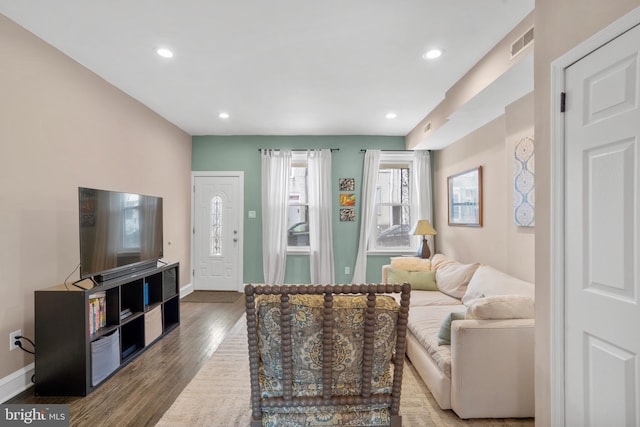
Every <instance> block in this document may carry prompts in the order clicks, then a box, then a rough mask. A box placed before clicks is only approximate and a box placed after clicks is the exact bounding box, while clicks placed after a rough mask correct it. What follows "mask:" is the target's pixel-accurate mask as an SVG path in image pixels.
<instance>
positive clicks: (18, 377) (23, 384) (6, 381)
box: [0, 363, 35, 402]
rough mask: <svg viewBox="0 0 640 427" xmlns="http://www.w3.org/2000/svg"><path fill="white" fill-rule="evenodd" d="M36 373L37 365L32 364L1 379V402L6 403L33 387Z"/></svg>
mask: <svg viewBox="0 0 640 427" xmlns="http://www.w3.org/2000/svg"><path fill="white" fill-rule="evenodd" d="M34 371H35V364H34V363H30V364H28V365H27V366H25V367H24V368H22V369H19V370H17V371H15V372H14V373H12V374H9V375H7V376H6V377H4V378H1V379H0V402H6V401H7V400H9V399H11V398H12V397H14V396H16V395H18V394H20V393H22V392H23V391H25V390H26V389H28V388H29V387H31V386H32V385H33V383H32V382H31V377H32V376H33V374H34Z"/></svg>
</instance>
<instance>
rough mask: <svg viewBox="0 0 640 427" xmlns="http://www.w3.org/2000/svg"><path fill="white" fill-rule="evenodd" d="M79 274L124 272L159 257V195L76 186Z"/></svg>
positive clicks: (160, 206) (160, 199) (83, 275)
mask: <svg viewBox="0 0 640 427" xmlns="http://www.w3.org/2000/svg"><path fill="white" fill-rule="evenodd" d="M78 200H79V211H80V277H81V278H82V279H84V278H87V277H91V276H98V280H100V279H101V277H102V276H103V275H104V276H107V275H115V276H117V273H118V272H122V273H123V274H126V272H127V271H128V270H129V269H135V268H136V267H141V266H144V265H146V264H148V263H151V262H154V261H157V260H159V259H160V258H162V256H163V254H162V248H163V244H162V243H163V242H162V198H161V197H154V196H146V195H142V194H133V193H123V192H117V191H107V190H97V189H94V188H84V187H80V188H78Z"/></svg>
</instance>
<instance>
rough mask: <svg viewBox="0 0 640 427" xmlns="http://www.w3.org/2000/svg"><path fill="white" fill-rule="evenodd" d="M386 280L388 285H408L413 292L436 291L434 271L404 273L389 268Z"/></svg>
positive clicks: (403, 271)
mask: <svg viewBox="0 0 640 427" xmlns="http://www.w3.org/2000/svg"><path fill="white" fill-rule="evenodd" d="M387 279H388V280H387V282H389V283H405V282H406V283H409V284H411V290H414V291H437V290H438V285H437V284H436V272H435V271H405V270H400V269H398V268H392V267H389V270H388V271H387Z"/></svg>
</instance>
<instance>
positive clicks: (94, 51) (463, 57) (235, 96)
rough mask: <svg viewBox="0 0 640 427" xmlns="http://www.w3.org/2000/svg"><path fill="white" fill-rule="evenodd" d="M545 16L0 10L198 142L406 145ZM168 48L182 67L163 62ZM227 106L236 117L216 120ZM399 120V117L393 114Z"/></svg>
mask: <svg viewBox="0 0 640 427" xmlns="http://www.w3.org/2000/svg"><path fill="white" fill-rule="evenodd" d="M533 7H534V0H482V1H479V0H455V1H452V0H322V1H317V0H316V1H310V0H269V1H265V0H262V1H259V0H239V1H219V0H208V1H205V0H199V1H196V0H181V1H175V0H108V1H96V0H19V1H16V0H0V13H2V14H4V15H6V16H7V17H8V18H10V19H12V20H13V21H15V22H17V23H18V24H20V25H21V26H23V27H25V28H26V29H28V30H29V31H31V32H32V33H34V34H36V35H37V36H39V37H40V38H42V39H44V40H45V41H46V42H48V43H49V44H51V45H52V46H54V47H56V48H58V49H59V50H61V51H62V52H64V53H65V54H67V55H68V56H70V57H72V58H73V59H75V60H76V61H78V62H79V63H80V64H82V65H84V66H85V67H87V68H88V69H90V70H92V71H93V72H95V73H96V74H98V75H100V76H101V77H103V78H104V79H105V80H107V81H109V82H110V83H111V84H113V85H114V86H116V87H118V88H120V89H121V90H122V91H124V92H126V93H127V94H129V95H131V96H132V97H133V98H135V99H137V100H139V101H140V102H142V103H143V104H145V105H147V106H148V107H149V108H151V109H152V110H154V111H156V112H157V113H158V114H160V115H161V116H163V117H164V118H166V119H167V120H169V121H170V122H172V123H174V124H175V125H177V126H178V127H180V128H181V129H183V130H184V131H186V132H187V133H189V134H191V135H402V136H404V135H406V134H407V133H408V132H409V131H411V129H413V128H414V127H415V126H416V125H417V124H418V122H419V121H420V120H421V119H423V118H424V117H425V116H426V115H427V114H428V113H429V112H430V111H431V110H432V109H433V108H434V107H435V106H437V105H438V103H439V102H440V101H441V100H442V99H443V98H444V95H445V92H446V91H447V89H449V88H450V87H451V86H452V85H453V84H454V83H455V82H456V81H457V80H458V79H460V77H462V76H463V75H464V74H465V73H466V72H467V71H468V70H469V69H470V68H471V67H472V66H473V65H474V64H475V63H476V62H477V61H478V60H479V59H480V58H482V56H484V55H485V54H486V53H487V52H488V51H489V50H490V49H491V48H492V47H493V46H494V45H495V44H496V43H497V42H498V41H500V40H501V39H502V38H503V36H504V35H505V34H506V33H508V32H509V31H510V30H511V29H513V27H515V26H516V24H517V23H518V22H520V21H521V20H522V19H523V18H524V17H525V16H526V15H527V14H528V13H529V12H531V11H532V10H533ZM159 46H165V47H169V48H171V49H172V50H173V51H174V54H175V56H174V58H172V59H169V60H168V59H163V58H160V57H158V56H157V55H156V54H155V48H156V47H159ZM432 47H439V48H442V49H444V54H443V56H442V57H441V58H440V59H438V60H435V61H431V62H427V61H425V60H424V59H422V57H421V56H422V54H423V53H424V52H425V51H426V50H427V49H429V48H432ZM511 80H514V79H511ZM527 84H528V85H529V86H532V82H531V83H527ZM223 111H224V112H228V113H229V114H230V118H229V119H227V120H222V119H220V118H218V114H219V113H220V112H223ZM390 111H393V112H395V113H397V115H398V116H397V118H395V119H392V120H389V119H386V118H385V114H386V113H387V112H390ZM454 133H455V132H454ZM425 148H428V147H425Z"/></svg>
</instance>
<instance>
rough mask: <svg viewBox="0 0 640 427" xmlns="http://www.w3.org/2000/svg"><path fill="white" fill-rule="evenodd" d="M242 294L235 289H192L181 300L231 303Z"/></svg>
mask: <svg viewBox="0 0 640 427" xmlns="http://www.w3.org/2000/svg"><path fill="white" fill-rule="evenodd" d="M243 295H244V294H243V293H241V292H236V291H193V292H191V293H190V294H189V295H187V296H186V297H184V298H182V299H181V300H180V301H181V302H204V303H216V302H221V303H232V302H236V301H237V300H238V298H240V297H242V296H243Z"/></svg>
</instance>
